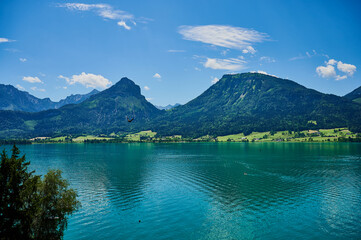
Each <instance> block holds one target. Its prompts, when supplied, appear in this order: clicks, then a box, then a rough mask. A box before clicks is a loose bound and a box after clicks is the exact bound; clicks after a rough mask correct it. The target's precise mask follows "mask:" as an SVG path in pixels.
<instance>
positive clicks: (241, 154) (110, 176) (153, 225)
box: [20, 143, 361, 239]
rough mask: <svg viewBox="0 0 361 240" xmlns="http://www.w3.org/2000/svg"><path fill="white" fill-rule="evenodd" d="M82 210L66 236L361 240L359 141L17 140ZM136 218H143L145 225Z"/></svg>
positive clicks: (36, 165)
mask: <svg viewBox="0 0 361 240" xmlns="http://www.w3.org/2000/svg"><path fill="white" fill-rule="evenodd" d="M20 149H21V150H22V151H23V152H24V153H26V156H27V158H28V159H29V160H31V166H32V167H33V168H34V169H36V171H37V173H38V174H39V173H40V174H44V173H46V171H47V170H48V169H49V168H59V169H61V170H63V172H64V176H65V177H66V178H68V179H69V181H70V182H71V184H72V187H73V188H75V189H77V191H78V194H79V198H80V201H81V202H82V208H81V209H80V210H79V211H78V212H77V213H75V214H74V215H73V216H72V217H71V219H70V221H69V226H68V230H67V231H66V234H65V239H255V238H256V239H305V238H306V239H325V238H328V239H357V238H359V237H360V236H361V229H360V228H359V226H360V224H361V144H348V143H342V144H340V143H322V144H319V143H195V144H193V143H183V144H44V145H29V146H21V147H20ZM138 220H141V221H142V222H141V223H139V222H138Z"/></svg>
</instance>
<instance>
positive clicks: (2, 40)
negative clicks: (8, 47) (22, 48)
mask: <svg viewBox="0 0 361 240" xmlns="http://www.w3.org/2000/svg"><path fill="white" fill-rule="evenodd" d="M14 41H15V40H11V39H8V38H0V43H4V42H14Z"/></svg>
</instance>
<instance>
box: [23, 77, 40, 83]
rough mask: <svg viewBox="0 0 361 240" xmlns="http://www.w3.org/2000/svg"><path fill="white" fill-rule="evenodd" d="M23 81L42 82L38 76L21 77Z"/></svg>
mask: <svg viewBox="0 0 361 240" xmlns="http://www.w3.org/2000/svg"><path fill="white" fill-rule="evenodd" d="M23 81H26V82H29V83H43V82H42V81H41V80H40V79H39V78H38V77H30V76H29V77H23Z"/></svg>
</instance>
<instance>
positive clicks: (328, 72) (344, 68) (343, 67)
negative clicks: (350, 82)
mask: <svg viewBox="0 0 361 240" xmlns="http://www.w3.org/2000/svg"><path fill="white" fill-rule="evenodd" d="M325 64H326V66H318V67H317V68H316V72H317V74H318V75H319V76H320V77H323V78H335V80H336V81H338V80H343V79H347V77H351V76H353V74H354V73H355V72H356V66H355V65H352V64H348V63H343V62H341V61H337V60H335V59H330V60H328V61H327V62H325ZM334 66H336V67H337V69H338V71H340V72H343V73H344V75H340V74H337V72H336V69H335V67H334Z"/></svg>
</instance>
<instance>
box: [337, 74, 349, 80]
mask: <svg viewBox="0 0 361 240" xmlns="http://www.w3.org/2000/svg"><path fill="white" fill-rule="evenodd" d="M346 78H347V75H343V76H340V75H337V76H336V78H335V79H336V81H338V80H343V79H346Z"/></svg>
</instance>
